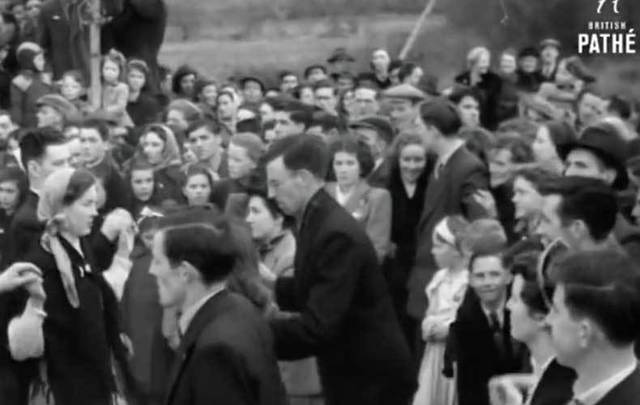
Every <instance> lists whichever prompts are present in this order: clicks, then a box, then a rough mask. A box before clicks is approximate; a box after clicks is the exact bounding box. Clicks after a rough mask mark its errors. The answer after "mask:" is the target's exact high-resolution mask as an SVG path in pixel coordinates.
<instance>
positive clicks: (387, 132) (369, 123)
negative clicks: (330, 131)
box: [349, 115, 393, 143]
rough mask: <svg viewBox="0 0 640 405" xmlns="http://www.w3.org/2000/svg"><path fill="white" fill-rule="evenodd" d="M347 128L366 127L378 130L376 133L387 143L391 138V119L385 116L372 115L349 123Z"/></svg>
mask: <svg viewBox="0 0 640 405" xmlns="http://www.w3.org/2000/svg"><path fill="white" fill-rule="evenodd" d="M349 128H351V129H357V128H368V129H373V130H374V131H376V132H378V135H379V136H380V137H381V138H382V139H384V140H385V141H386V142H387V143H390V142H391V141H392V140H393V127H392V126H391V121H389V119H388V118H387V117H383V116H380V115H372V116H370V117H366V118H363V119H360V120H357V121H353V122H351V123H349Z"/></svg>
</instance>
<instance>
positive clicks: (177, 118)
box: [167, 110, 189, 132]
mask: <svg viewBox="0 0 640 405" xmlns="http://www.w3.org/2000/svg"><path fill="white" fill-rule="evenodd" d="M167 126H168V127H169V128H171V129H172V130H173V131H176V132H180V131H186V130H187V128H188V127H189V123H188V122H187V119H186V118H185V116H184V113H183V112H182V111H178V110H169V112H168V113H167Z"/></svg>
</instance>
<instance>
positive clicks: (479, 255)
mask: <svg viewBox="0 0 640 405" xmlns="http://www.w3.org/2000/svg"><path fill="white" fill-rule="evenodd" d="M482 257H497V258H499V259H500V263H503V260H502V258H503V251H502V250H495V251H488V250H487V251H484V252H478V253H476V252H473V253H471V257H469V273H473V268H474V264H475V262H476V261H477V260H478V259H480V258H482ZM503 266H504V264H503Z"/></svg>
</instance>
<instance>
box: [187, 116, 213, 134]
mask: <svg viewBox="0 0 640 405" xmlns="http://www.w3.org/2000/svg"><path fill="white" fill-rule="evenodd" d="M200 128H206V129H207V130H208V131H209V132H211V133H212V134H214V135H218V134H220V132H221V131H222V128H221V127H220V124H218V123H217V122H216V121H214V120H210V119H207V118H201V119H198V120H195V121H193V122H192V123H190V124H189V126H188V127H187V131H186V133H185V134H186V135H187V138H189V135H191V133H192V132H195V131H197V130H199V129H200Z"/></svg>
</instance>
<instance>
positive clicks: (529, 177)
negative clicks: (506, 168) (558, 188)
mask: <svg viewBox="0 0 640 405" xmlns="http://www.w3.org/2000/svg"><path fill="white" fill-rule="evenodd" d="M517 177H522V178H523V179H525V180H526V181H528V182H529V183H531V185H533V187H534V188H535V189H536V190H539V189H540V188H541V187H545V185H546V184H548V183H550V182H553V181H556V180H558V179H559V178H560V175H558V174H556V173H554V172H552V171H550V170H549V169H546V168H544V167H542V166H533V167H525V168H523V169H520V170H518V171H516V174H515V176H514V177H513V178H514V179H515V178H517Z"/></svg>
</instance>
